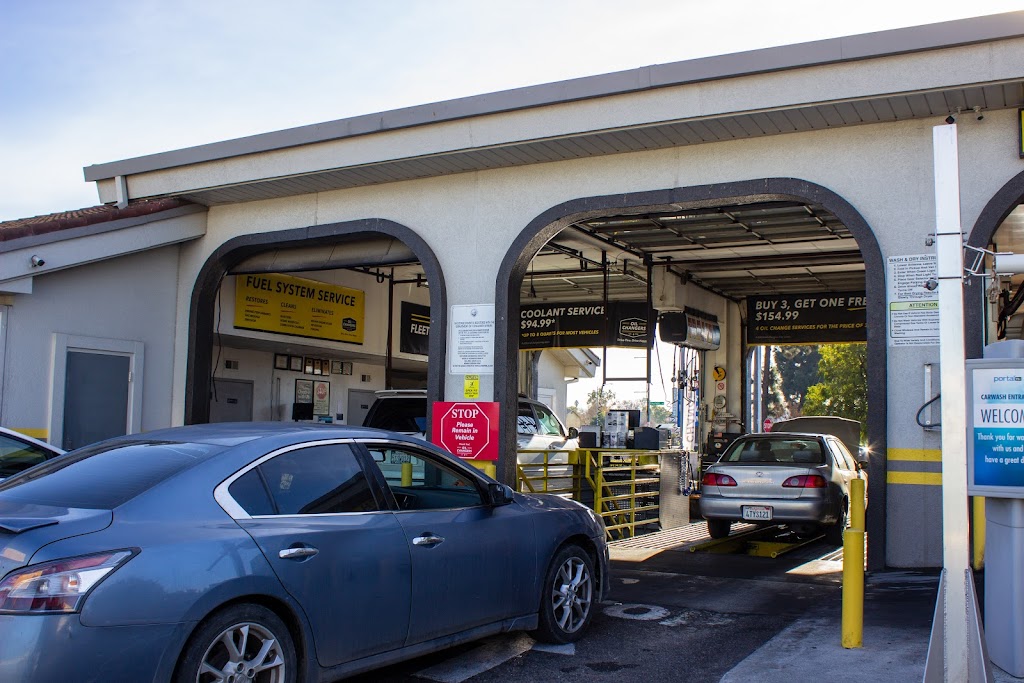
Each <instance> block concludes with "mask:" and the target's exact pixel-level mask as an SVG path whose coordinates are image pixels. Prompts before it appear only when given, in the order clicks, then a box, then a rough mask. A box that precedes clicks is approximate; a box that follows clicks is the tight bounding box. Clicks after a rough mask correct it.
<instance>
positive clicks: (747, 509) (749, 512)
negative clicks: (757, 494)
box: [743, 505, 772, 522]
mask: <svg viewBox="0 0 1024 683" xmlns="http://www.w3.org/2000/svg"><path fill="white" fill-rule="evenodd" d="M743 519H749V520H751V521H755V522H770V521H771V520H772V509H771V508H770V507H768V506H767V505H744V506H743Z"/></svg>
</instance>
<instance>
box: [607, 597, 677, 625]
mask: <svg viewBox="0 0 1024 683" xmlns="http://www.w3.org/2000/svg"><path fill="white" fill-rule="evenodd" d="M604 613H605V614H607V615H608V616H609V617H617V618H619V619H633V620H634V621H657V620H658V619H664V618H665V617H667V616H668V615H669V611H668V610H667V609H665V608H664V607H658V606H657V605H635V604H630V603H628V602H627V603H623V604H621V605H613V606H611V607H605V609H604Z"/></svg>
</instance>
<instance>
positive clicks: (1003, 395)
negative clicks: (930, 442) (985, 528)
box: [967, 358, 1024, 498]
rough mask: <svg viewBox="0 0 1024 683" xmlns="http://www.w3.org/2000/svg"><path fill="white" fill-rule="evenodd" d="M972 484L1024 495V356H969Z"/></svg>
mask: <svg viewBox="0 0 1024 683" xmlns="http://www.w3.org/2000/svg"><path fill="white" fill-rule="evenodd" d="M967 399H968V406H967V408H968V434H967V476H968V479H967V482H968V483H967V487H968V492H969V493H970V494H971V495H980V496H989V497H993V498H1024V360H1008V359H1003V358H1000V359H982V360H968V361H967Z"/></svg>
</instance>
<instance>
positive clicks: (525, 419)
mask: <svg viewBox="0 0 1024 683" xmlns="http://www.w3.org/2000/svg"><path fill="white" fill-rule="evenodd" d="M516 432H517V433H519V434H541V433H543V432H541V429H540V425H539V424H538V423H537V417H536V416H535V415H534V414H533V408H532V407H531V406H530V404H529V403H520V404H519V412H518V413H517V414H516Z"/></svg>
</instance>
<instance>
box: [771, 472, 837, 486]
mask: <svg viewBox="0 0 1024 683" xmlns="http://www.w3.org/2000/svg"><path fill="white" fill-rule="evenodd" d="M782 486H783V487H784V488H787V489H823V488H828V482H827V481H825V477H823V476H821V475H820V474H800V475H797V476H795V477H790V478H789V479H787V480H786V481H784V482H782Z"/></svg>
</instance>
